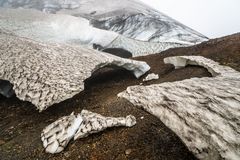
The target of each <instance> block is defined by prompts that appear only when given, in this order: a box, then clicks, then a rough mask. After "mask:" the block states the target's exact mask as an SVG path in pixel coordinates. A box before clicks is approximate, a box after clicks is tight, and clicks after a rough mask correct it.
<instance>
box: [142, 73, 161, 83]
mask: <svg viewBox="0 0 240 160" xmlns="http://www.w3.org/2000/svg"><path fill="white" fill-rule="evenodd" d="M156 79H159V75H158V74H155V73H151V74H148V75H147V77H146V78H144V79H143V82H147V81H151V80H156Z"/></svg>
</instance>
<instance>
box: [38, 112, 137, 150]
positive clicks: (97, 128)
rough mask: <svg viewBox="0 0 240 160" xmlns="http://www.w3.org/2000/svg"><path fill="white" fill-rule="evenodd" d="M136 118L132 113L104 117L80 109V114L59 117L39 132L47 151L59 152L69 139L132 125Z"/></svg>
mask: <svg viewBox="0 0 240 160" xmlns="http://www.w3.org/2000/svg"><path fill="white" fill-rule="evenodd" d="M135 124H136V118H135V117H134V116H132V115H129V116H127V117H126V118H124V117H118V118H114V117H104V116H102V115H100V114H97V113H93V112H90V111H87V110H82V112H81V113H80V114H77V115H74V113H72V114H71V115H69V116H65V117H61V118H59V119H58V120H57V121H55V122H53V123H52V124H50V125H49V126H47V127H46V128H45V129H44V130H43V131H42V134H41V140H42V142H43V146H44V148H45V150H46V152H48V153H52V154H54V153H59V152H61V151H63V150H64V148H65V147H66V146H67V144H68V143H69V141H70V140H71V139H73V138H74V140H77V139H80V138H84V137H87V136H88V135H90V134H93V133H98V132H101V131H103V130H105V129H107V128H109V127H118V126H125V127H132V126H134V125H135Z"/></svg>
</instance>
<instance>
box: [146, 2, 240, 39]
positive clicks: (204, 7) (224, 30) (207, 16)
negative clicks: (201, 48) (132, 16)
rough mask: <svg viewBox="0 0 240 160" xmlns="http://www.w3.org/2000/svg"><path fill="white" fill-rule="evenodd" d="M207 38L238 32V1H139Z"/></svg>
mask: <svg viewBox="0 0 240 160" xmlns="http://www.w3.org/2000/svg"><path fill="white" fill-rule="evenodd" d="M141 1H143V2H144V3H146V4H148V5H149V6H151V7H153V8H155V9H157V10H159V11H160V12H162V13H165V14H167V15H168V16H170V17H172V18H173V19H175V20H177V21H179V22H181V23H183V24H185V25H187V26H188V27H190V28H192V29H194V30H196V31H198V32H200V33H202V34H204V35H206V36H208V37H209V38H215V37H222V36H225V35H229V34H233V33H236V32H240V0H180V1H179V0H141Z"/></svg>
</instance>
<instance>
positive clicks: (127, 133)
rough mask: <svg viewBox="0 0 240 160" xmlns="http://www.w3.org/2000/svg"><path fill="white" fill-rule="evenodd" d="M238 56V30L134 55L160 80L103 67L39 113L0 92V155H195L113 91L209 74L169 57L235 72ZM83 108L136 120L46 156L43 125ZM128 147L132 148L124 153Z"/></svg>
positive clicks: (239, 67)
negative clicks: (196, 59)
mask: <svg viewBox="0 0 240 160" xmlns="http://www.w3.org/2000/svg"><path fill="white" fill-rule="evenodd" d="M239 54H240V34H235V35H231V36H228V37H224V38H219V39H214V40H210V41H207V42H204V43H202V44H199V45H194V46H191V47H185V48H175V49H170V50H167V51H164V52H162V53H161V54H154V55H148V56H142V57H137V58H134V59H136V60H141V61H146V62H147V63H148V64H149V65H150V66H151V70H150V73H151V72H152V73H155V74H158V75H159V77H160V78H159V79H158V80H154V81H150V82H142V79H143V78H145V77H142V78H141V79H139V80H137V79H135V78H134V77H133V76H132V74H131V73H130V72H128V71H122V70H118V71H116V70H115V71H112V70H108V69H103V70H100V71H99V72H97V73H95V74H94V75H93V76H92V77H91V78H90V79H88V80H86V81H85V90H84V91H83V92H81V93H80V94H78V95H77V96H75V97H73V98H72V99H70V100H67V101H64V102H63V103H60V104H56V105H55V106H53V107H51V108H49V109H48V110H46V111H44V112H43V113H41V114H39V113H38V111H36V110H35V108H34V106H33V105H32V104H30V103H27V102H24V101H20V100H19V99H17V98H16V97H12V98H10V99H8V98H5V97H2V96H0V159H1V160H5V159H6V160H9V159H55V160H62V159H121V160H127V159H156V160H157V159H184V160H188V159H189V160H190V159H191V160H192V159H195V158H194V156H193V155H192V154H191V153H190V152H189V150H188V149H187V148H186V146H185V145H184V144H183V142H182V141H181V140H180V139H179V137H178V136H177V135H176V134H174V133H173V132H172V131H171V130H169V129H168V128H167V127H166V126H165V125H164V124H163V123H162V122H161V121H160V120H159V119H157V118H156V117H154V116H152V115H150V114H148V113H146V112H144V111H143V110H142V109H139V108H136V107H134V106H133V105H132V104H131V103H129V102H127V101H125V100H123V99H119V98H117V94H118V93H120V92H122V91H123V90H125V89H126V88H127V87H128V86H132V85H138V84H140V83H143V85H150V84H160V83H163V82H174V81H181V80H184V79H189V78H193V77H198V78H200V77H211V74H210V73H209V72H208V71H207V70H206V69H204V68H202V67H197V66H188V67H186V68H182V69H178V70H175V69H174V68H173V66H172V65H165V64H164V62H163V59H164V58H166V57H169V56H188V55H198V56H204V57H206V58H209V59H212V60H214V61H216V62H219V63H220V64H222V65H226V66H230V67H232V68H233V69H235V70H237V71H240V63H239V62H240V56H239ZM226 85H227V84H226ZM226 93H227V91H226ZM83 108H84V109H87V110H91V111H93V112H96V113H99V114H102V115H104V116H125V115H127V114H133V115H134V116H135V117H136V118H137V124H136V126H134V127H133V128H129V129H126V128H115V129H110V130H107V131H106V132H103V133H100V134H95V135H91V136H90V137H88V138H84V139H82V140H78V141H75V142H71V143H70V144H69V145H68V146H67V148H66V150H65V151H64V152H63V153H60V154H57V155H50V154H46V153H45V152H44V151H43V147H42V142H41V140H40V135H39V133H40V132H41V131H42V129H43V128H44V127H45V126H47V125H49V124H50V123H51V122H53V121H55V120H56V119H57V118H59V117H62V116H66V115H69V114H70V113H71V112H73V111H74V112H75V113H80V112H81V110H82V109H83ZM129 150H130V151H131V152H130V153H129V152H128V154H126V153H127V152H126V151H129Z"/></svg>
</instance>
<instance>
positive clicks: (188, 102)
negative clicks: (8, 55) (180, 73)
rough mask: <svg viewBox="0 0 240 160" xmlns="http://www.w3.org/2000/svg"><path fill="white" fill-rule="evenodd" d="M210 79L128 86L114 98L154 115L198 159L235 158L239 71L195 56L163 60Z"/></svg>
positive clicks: (239, 153)
mask: <svg viewBox="0 0 240 160" xmlns="http://www.w3.org/2000/svg"><path fill="white" fill-rule="evenodd" d="M164 62H165V63H171V64H173V65H174V66H175V67H176V68H181V67H185V66H186V65H198V66H202V67H204V68H206V69H207V70H208V71H209V72H210V73H211V74H212V76H213V77H211V78H209V77H204V78H191V79H187V80H183V81H177V82H167V83H161V84H155V85H150V86H132V87H128V88H127V90H126V91H124V92H122V93H120V94H119V95H118V96H119V97H122V98H125V99H127V100H129V101H130V102H131V103H133V104H134V105H135V106H139V107H141V108H143V109H144V110H146V111H148V112H149V113H151V114H153V115H155V116H156V117H158V118H159V119H160V120H161V121H162V122H163V123H164V124H165V125H166V126H168V127H169V128H170V129H171V130H173V131H174V132H175V133H176V134H177V135H178V136H179V137H180V138H181V139H182V141H183V142H184V143H185V144H186V146H187V147H188V148H189V150H191V151H192V152H193V153H194V154H195V155H196V157H197V158H199V159H204V160H205V159H211V160H218V159H229V160H238V159H240V73H239V72H238V71H236V70H234V69H232V68H230V67H227V66H222V65H219V64H218V63H217V62H214V61H212V60H210V59H206V58H204V57H200V56H179V57H169V58H166V59H164Z"/></svg>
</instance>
